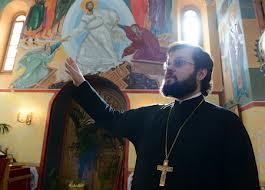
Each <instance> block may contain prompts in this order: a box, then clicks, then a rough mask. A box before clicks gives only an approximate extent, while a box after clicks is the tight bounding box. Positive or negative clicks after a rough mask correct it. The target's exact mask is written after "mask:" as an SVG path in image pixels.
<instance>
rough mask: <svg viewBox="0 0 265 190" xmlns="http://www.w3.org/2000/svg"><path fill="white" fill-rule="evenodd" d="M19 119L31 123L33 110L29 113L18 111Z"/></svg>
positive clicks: (21, 121)
mask: <svg viewBox="0 0 265 190" xmlns="http://www.w3.org/2000/svg"><path fill="white" fill-rule="evenodd" d="M17 121H18V122H20V123H26V124H27V125H30V124H31V121H32V112H29V113H23V112H18V113H17Z"/></svg>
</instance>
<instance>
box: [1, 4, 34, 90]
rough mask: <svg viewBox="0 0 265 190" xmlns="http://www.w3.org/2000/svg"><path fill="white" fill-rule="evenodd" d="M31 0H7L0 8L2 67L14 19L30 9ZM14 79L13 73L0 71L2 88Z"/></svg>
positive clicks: (6, 86)
mask: <svg viewBox="0 0 265 190" xmlns="http://www.w3.org/2000/svg"><path fill="white" fill-rule="evenodd" d="M29 8H30V2H29V1H26V0H14V1H12V2H11V1H6V6H5V7H2V10H0V31H1V32H0V69H2V66H3V61H4V58H5V53H6V46H7V44H8V39H9V35H10V31H11V27H12V21H13V19H14V17H15V16H16V15H17V14H18V13H23V14H25V15H26V13H27V12H28V11H29ZM11 80H12V76H11V73H9V72H8V73H0V88H8V84H10V82H11Z"/></svg>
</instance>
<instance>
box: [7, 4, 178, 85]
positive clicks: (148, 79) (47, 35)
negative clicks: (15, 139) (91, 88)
mask: <svg viewBox="0 0 265 190" xmlns="http://www.w3.org/2000/svg"><path fill="white" fill-rule="evenodd" d="M171 11H172V1H171V0H167V1H166V0H162V1H161V0H138V1H132V0H113V1H108V0H69V1H66V0H56V1H54V0H35V1H34V3H33V4H32V6H31V8H30V11H29V13H28V16H27V20H26V22H25V25H24V29H23V34H22V35H21V40H20V44H19V49H18V53H17V56H16V64H15V67H14V72H13V80H12V82H11V84H10V87H11V88H60V87H61V86H62V85H63V84H64V83H65V82H66V81H68V80H69V78H68V76H67V75H66V74H65V71H64V62H65V60H66V58H67V57H69V56H70V57H72V58H73V59H74V60H75V61H76V62H77V64H78V65H79V67H80V69H81V71H82V73H83V74H84V75H93V74H96V75H100V76H102V77H105V78H107V79H109V80H111V81H113V82H114V83H115V84H116V85H117V86H119V87H120V88H121V89H159V87H160V84H161V82H162V79H163V73H164V71H163V63H164V62H165V60H166V53H165V52H166V47H167V46H168V44H170V43H171V42H173V41H175V36H174V34H172V32H171V28H172V24H171V23H172V22H171ZM47 47H48V48H47ZM47 49H48V50H47ZM50 49H52V51H50ZM44 54H46V55H47V57H46V58H44V57H45V56H44ZM38 55H39V56H38ZM44 59H45V60H44ZM40 68H41V69H40Z"/></svg>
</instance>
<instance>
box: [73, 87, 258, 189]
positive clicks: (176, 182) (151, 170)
mask: <svg viewBox="0 0 265 190" xmlns="http://www.w3.org/2000/svg"><path fill="white" fill-rule="evenodd" d="M74 98H75V100H76V101H77V102H78V103H79V104H80V105H81V106H82V107H83V108H84V109H85V110H86V112H87V113H88V114H89V115H90V116H91V117H92V118H93V119H94V120H95V121H96V123H97V124H99V125H100V126H103V127H104V128H105V129H107V130H109V131H110V132H111V133H112V134H113V135H115V136H119V137H125V138H127V139H129V140H130V141H131V142H132V143H133V144H134V146H135V149H136V154H137V160H136V166H135V172H134V176H133V181H132V190H154V189H167V190H258V189H260V188H259V180H258V172H257V166H256V162H255V157H254V153H253V149H252V145H251V142H250V139H249V136H248V134H247V131H246V129H245V127H244V126H243V124H242V122H241V121H240V119H239V118H238V117H237V116H236V115H235V114H233V113H232V112H230V111H228V110H225V109H223V108H221V107H218V106H215V105H213V104H210V103H208V102H206V101H204V102H203V103H202V104H201V105H200V107H199V108H198V109H197V110H196V111H195V113H194V115H193V116H192V117H191V118H190V120H189V121H188V122H187V123H186V125H185V126H184V127H183V129H182V131H181V133H180V135H179V138H178V139H177V142H176V144H175V146H174V147H173V150H172V153H171V154H170V157H169V166H171V167H173V172H169V173H167V175H166V184H165V187H163V188H160V187H159V181H160V176H161V171H158V170H157V165H162V164H163V160H164V159H165V134H166V123H167V117H168V114H169V110H170V109H171V107H173V108H172V112H171V117H170V118H169V129H168V149H169V147H170V146H171V144H172V142H173V140H174V138H175V136H176V133H177V131H178V129H179V127H180V126H181V124H182V123H183V122H184V120H185V119H186V118H187V117H188V116H189V115H190V114H191V112H192V111H193V110H194V109H195V108H196V106H197V105H198V104H199V103H200V102H201V100H203V96H199V97H196V98H193V99H190V100H187V101H184V102H182V103H181V104H180V103H178V102H177V101H175V102H174V103H173V104H169V105H154V106H147V107H142V108H138V109H133V110H129V111H125V112H123V113H121V112H118V111H115V110H113V109H112V108H111V107H110V106H109V105H108V104H107V103H106V102H105V101H104V100H103V99H102V98H100V97H99V96H98V94H97V93H96V92H95V90H94V89H93V88H92V87H91V86H90V84H89V83H88V82H83V83H82V84H81V85H80V86H79V87H78V88H77V89H76V92H75V93H74Z"/></svg>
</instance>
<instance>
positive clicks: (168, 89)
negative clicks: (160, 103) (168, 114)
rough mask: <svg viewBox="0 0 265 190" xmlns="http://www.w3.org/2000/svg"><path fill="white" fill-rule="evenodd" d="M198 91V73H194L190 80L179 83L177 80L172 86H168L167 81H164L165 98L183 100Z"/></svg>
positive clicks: (163, 91)
mask: <svg viewBox="0 0 265 190" xmlns="http://www.w3.org/2000/svg"><path fill="white" fill-rule="evenodd" d="M196 89H197V83H196V73H195V72H194V73H192V74H191V76H190V77H189V78H187V79H186V80H183V81H177V79H176V80H175V82H174V83H172V84H166V81H164V82H163V85H162V88H161V91H162V93H163V95H164V96H170V97H174V98H178V99H181V98H183V97H186V96H188V95H189V94H192V93H193V92H194V91H195V90H196Z"/></svg>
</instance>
